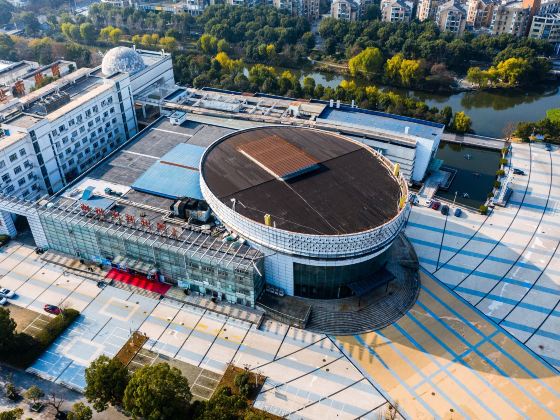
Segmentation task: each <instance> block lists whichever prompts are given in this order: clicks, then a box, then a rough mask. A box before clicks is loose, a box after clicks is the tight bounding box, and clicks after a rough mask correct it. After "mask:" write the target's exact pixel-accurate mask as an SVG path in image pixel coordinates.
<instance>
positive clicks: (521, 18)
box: [490, 0, 531, 37]
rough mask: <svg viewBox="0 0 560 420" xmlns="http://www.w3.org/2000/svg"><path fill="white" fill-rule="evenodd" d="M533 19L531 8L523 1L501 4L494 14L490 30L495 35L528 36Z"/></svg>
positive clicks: (517, 0) (516, 0) (514, 0)
mask: <svg viewBox="0 0 560 420" xmlns="http://www.w3.org/2000/svg"><path fill="white" fill-rule="evenodd" d="M530 19H531V8H530V7H528V6H525V5H524V4H523V2H522V1H519V0H513V1H508V2H505V3H502V4H500V5H499V6H497V7H495V8H494V10H493V12H492V23H491V24H490V30H491V31H492V33H493V34H494V35H499V34H511V35H515V36H518V37H523V36H526V35H527V32H528V29H529V25H530Z"/></svg>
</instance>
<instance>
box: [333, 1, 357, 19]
mask: <svg viewBox="0 0 560 420" xmlns="http://www.w3.org/2000/svg"><path fill="white" fill-rule="evenodd" d="M358 16H359V7H358V4H357V3H354V2H353V1H352V0H333V2H332V4H331V17H333V18H335V19H340V20H349V21H354V20H357V19H358Z"/></svg>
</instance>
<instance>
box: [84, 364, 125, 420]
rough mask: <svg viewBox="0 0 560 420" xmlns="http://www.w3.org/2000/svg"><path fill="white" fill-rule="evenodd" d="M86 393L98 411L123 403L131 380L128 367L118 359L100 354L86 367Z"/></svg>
mask: <svg viewBox="0 0 560 420" xmlns="http://www.w3.org/2000/svg"><path fill="white" fill-rule="evenodd" d="M85 376H86V388H85V390H84V395H85V397H86V398H87V400H88V402H90V403H92V404H93V408H94V409H95V410H96V411H103V410H106V409H107V407H108V406H109V404H111V405H121V403H122V401H123V396H124V391H125V388H126V386H127V384H128V382H129V380H130V375H129V373H128V369H127V368H126V366H124V365H123V364H122V363H121V362H120V361H119V360H117V359H109V358H108V357H107V356H99V357H98V358H97V359H95V360H94V361H93V362H92V363H91V364H90V365H89V367H88V368H87V369H86V375H85Z"/></svg>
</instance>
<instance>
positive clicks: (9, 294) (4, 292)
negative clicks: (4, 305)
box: [0, 287, 16, 299]
mask: <svg viewBox="0 0 560 420" xmlns="http://www.w3.org/2000/svg"><path fill="white" fill-rule="evenodd" d="M15 295H16V294H15V292H14V291H13V290H10V289H6V288H5V287H4V288H2V289H0V297H4V298H7V299H11V298H13V297H14V296H15Z"/></svg>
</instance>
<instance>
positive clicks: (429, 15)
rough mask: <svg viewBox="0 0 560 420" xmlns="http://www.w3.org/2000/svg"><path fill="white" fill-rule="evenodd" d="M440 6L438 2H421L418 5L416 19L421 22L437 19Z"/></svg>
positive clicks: (423, 0)
mask: <svg viewBox="0 0 560 420" xmlns="http://www.w3.org/2000/svg"><path fill="white" fill-rule="evenodd" d="M438 5H439V2H438V0H419V1H418V4H417V5H416V18H417V19H418V20H419V21H424V20H428V19H435V17H436V13H437V8H438Z"/></svg>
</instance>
